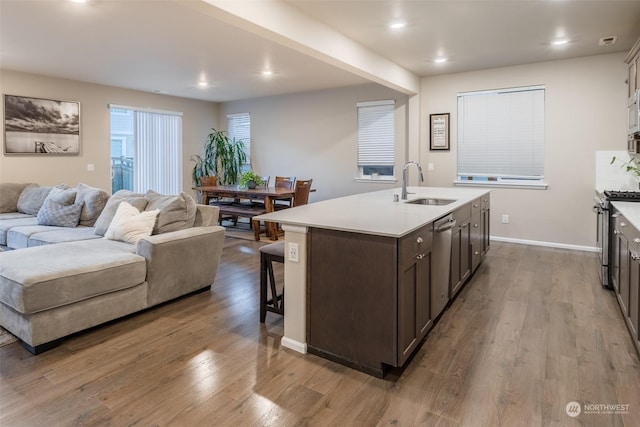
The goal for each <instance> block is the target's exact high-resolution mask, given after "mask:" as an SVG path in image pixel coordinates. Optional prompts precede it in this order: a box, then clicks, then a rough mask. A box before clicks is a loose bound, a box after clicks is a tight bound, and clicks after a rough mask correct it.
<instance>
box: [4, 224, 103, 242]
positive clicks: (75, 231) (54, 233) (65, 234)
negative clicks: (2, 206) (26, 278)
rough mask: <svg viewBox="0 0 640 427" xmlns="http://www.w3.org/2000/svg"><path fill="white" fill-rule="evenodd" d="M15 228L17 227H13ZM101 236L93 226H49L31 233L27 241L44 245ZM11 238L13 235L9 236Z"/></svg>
mask: <svg viewBox="0 0 640 427" xmlns="http://www.w3.org/2000/svg"><path fill="white" fill-rule="evenodd" d="M13 230H15V228H14V229H13ZM100 238H102V237H101V236H98V235H96V234H95V233H94V232H93V227H83V226H81V225H80V226H78V227H75V228H68V227H64V228H58V227H49V229H47V230H41V231H38V232H34V233H31V235H30V236H29V240H28V242H27V244H28V246H29V247H31V246H44V245H52V244H54V243H64V242H76V241H79V240H91V239H100ZM7 240H11V236H9V237H8V238H7Z"/></svg>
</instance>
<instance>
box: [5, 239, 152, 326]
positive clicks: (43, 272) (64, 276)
mask: <svg viewBox="0 0 640 427" xmlns="http://www.w3.org/2000/svg"><path fill="white" fill-rule="evenodd" d="M132 250H135V247H134V246H133V245H129V244H126V243H122V242H115V241H110V240H106V239H94V240H86V241H80V242H69V243H60V244H58V245H56V246H55V250H52V247H49V246H40V247H33V248H27V249H23V250H20V251H6V252H1V253H0V301H1V302H3V303H4V304H6V305H8V306H10V307H12V308H13V309H14V310H16V311H18V312H20V313H24V314H33V313H37V312H40V311H44V310H48V309H51V308H55V307H61V306H64V305H67V304H71V303H74V302H77V301H82V300H85V299H89V298H92V297H95V296H98V295H104V294H107V293H110V292H114V291H117V290H121V289H127V288H130V287H133V286H136V285H138V284H141V283H144V281H145V277H146V261H145V259H144V258H143V257H141V256H139V255H136V254H134V253H132V252H130V251H132Z"/></svg>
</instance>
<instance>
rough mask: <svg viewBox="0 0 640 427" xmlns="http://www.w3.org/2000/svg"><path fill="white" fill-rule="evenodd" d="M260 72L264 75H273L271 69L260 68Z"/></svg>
mask: <svg viewBox="0 0 640 427" xmlns="http://www.w3.org/2000/svg"><path fill="white" fill-rule="evenodd" d="M261 74H262V75H263V76H265V77H269V76H273V70H262V73H261Z"/></svg>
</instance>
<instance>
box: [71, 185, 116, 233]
mask: <svg viewBox="0 0 640 427" xmlns="http://www.w3.org/2000/svg"><path fill="white" fill-rule="evenodd" d="M76 190H77V192H78V195H77V196H76V203H81V202H84V206H83V207H82V214H81V215H80V225H85V226H87V227H91V226H93V225H94V224H95V222H96V220H97V219H98V217H99V216H100V213H101V212H102V210H103V209H104V207H105V206H106V204H107V200H109V193H107V192H106V191H105V190H103V189H101V188H94V187H90V186H88V185H86V184H82V183H80V184H78V186H77V187H76Z"/></svg>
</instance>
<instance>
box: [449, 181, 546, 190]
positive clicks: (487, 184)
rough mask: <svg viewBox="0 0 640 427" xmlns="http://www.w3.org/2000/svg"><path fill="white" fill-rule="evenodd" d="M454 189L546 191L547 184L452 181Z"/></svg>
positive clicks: (538, 182)
mask: <svg viewBox="0 0 640 427" xmlns="http://www.w3.org/2000/svg"><path fill="white" fill-rule="evenodd" d="M453 185H454V186H456V187H492V188H522V189H527V190H546V189H547V187H549V184H547V183H546V182H540V181H536V182H529V183H524V182H513V181H512V182H506V181H503V182H491V181H476V182H473V181H453Z"/></svg>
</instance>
